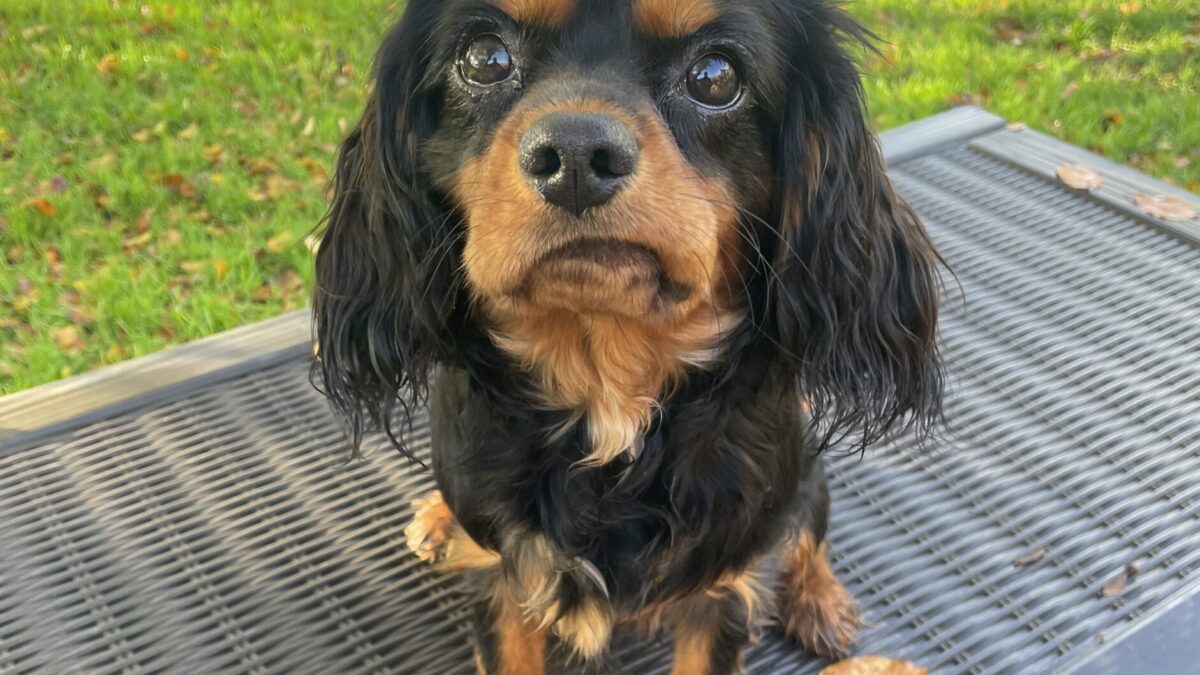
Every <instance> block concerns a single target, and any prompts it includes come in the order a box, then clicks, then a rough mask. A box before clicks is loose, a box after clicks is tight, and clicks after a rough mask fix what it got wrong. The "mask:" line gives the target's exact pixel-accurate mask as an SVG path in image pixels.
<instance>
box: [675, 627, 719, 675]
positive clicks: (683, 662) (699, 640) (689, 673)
mask: <svg viewBox="0 0 1200 675" xmlns="http://www.w3.org/2000/svg"><path fill="white" fill-rule="evenodd" d="M712 647H713V632H712V630H705V629H702V630H686V631H683V630H681V631H676V633H675V656H674V659H673V663H672V664H671V675H705V673H707V672H708V665H709V663H710V662H711V661H712Z"/></svg>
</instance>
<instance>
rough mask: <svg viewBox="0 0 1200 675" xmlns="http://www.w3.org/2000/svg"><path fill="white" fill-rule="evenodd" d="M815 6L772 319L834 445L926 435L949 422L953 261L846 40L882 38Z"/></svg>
mask: <svg viewBox="0 0 1200 675" xmlns="http://www.w3.org/2000/svg"><path fill="white" fill-rule="evenodd" d="M814 6H815V9H814V10H813V11H814V15H811V16H810V17H808V19H807V20H804V25H796V26H792V27H791V40H792V45H791V49H790V50H789V52H788V55H789V58H788V62H789V64H790V66H789V67H790V68H792V69H793V72H792V73H790V76H791V77H790V79H789V81H790V82H793V83H796V84H795V86H794V87H793V88H792V89H791V90H790V91H789V93H788V94H787V97H788V98H787V100H786V101H785V103H784V105H783V110H782V114H781V116H780V119H779V120H778V126H777V128H778V130H779V137H778V143H777V147H778V148H779V150H778V154H777V156H776V157H775V158H774V161H775V172H776V174H775V175H776V177H777V178H778V179H779V185H780V187H779V189H777V193H776V197H775V203H774V205H773V222H774V223H776V224H777V228H778V232H779V234H780V235H781V237H780V241H779V242H778V248H777V250H776V253H775V257H774V260H773V261H772V267H773V268H774V270H773V275H772V280H771V281H770V293H769V296H770V301H769V304H770V306H769V308H768V311H769V313H770V314H769V316H770V317H771V321H770V324H771V326H770V328H771V331H772V333H773V335H772V337H773V338H774V339H775V340H776V341H777V343H778V345H779V346H780V347H782V349H780V351H781V354H780V358H781V359H782V361H783V362H784V363H786V364H788V365H789V366H790V367H791V368H792V369H793V370H794V372H795V373H796V374H797V376H798V378H799V380H800V382H801V386H802V387H803V390H804V395H805V396H806V398H807V401H808V403H809V405H810V406H811V408H812V411H813V415H814V418H815V420H814V421H815V423H816V426H817V428H818V429H820V430H821V431H822V433H823V434H824V438H823V441H824V445H828V444H829V443H831V442H835V441H839V440H844V439H845V440H853V442H854V443H855V444H856V445H859V446H860V447H862V446H865V445H867V444H870V443H874V442H876V441H878V440H880V439H882V438H884V437H886V436H888V435H890V434H891V433H894V432H899V431H904V430H908V429H911V428H916V430H917V431H918V432H920V435H924V434H925V433H927V432H928V431H929V430H930V428H931V426H932V424H933V423H934V422H935V421H936V420H937V419H938V418H939V416H940V410H941V400H942V390H943V381H942V371H941V365H940V360H939V356H938V349H937V342H936V338H937V319H938V291H939V276H938V272H939V270H938V268H939V265H940V264H941V258H940V257H939V256H938V254H937V252H936V251H935V249H934V247H933V244H932V242H931V241H930V239H929V236H928V234H927V233H926V232H925V229H924V227H923V226H922V224H921V222H920V220H919V219H918V218H917V216H916V214H914V213H913V211H912V209H910V208H909V207H908V205H907V204H905V203H904V202H903V201H902V200H901V199H900V198H899V197H898V196H897V195H896V193H895V192H894V191H893V189H892V185H891V183H890V181H889V180H888V178H887V176H886V174H885V165H884V160H883V157H882V153H881V151H880V149H879V146H878V142H877V140H876V138H875V136H874V135H873V134H872V133H871V132H870V131H869V129H868V128H867V124H866V121H865V112H864V106H863V93H862V88H861V83H860V80H859V75H858V72H857V68H856V66H855V64H854V61H853V60H852V59H851V58H850V57H849V56H848V55H847V54H846V52H845V51H844V47H843V45H842V44H841V41H842V40H843V39H845V38H850V39H851V41H853V42H859V43H864V44H869V43H870V41H871V40H872V39H873V36H872V35H870V34H869V33H868V32H867V31H866V30H865V29H863V28H862V27H861V26H859V25H858V24H857V23H856V22H854V20H853V19H852V18H850V17H849V16H848V15H846V14H845V13H844V12H842V11H841V10H840V9H838V8H836V7H834V6H833V5H832V3H829V4H827V3H814ZM800 20H803V19H800ZM809 21H812V24H816V25H820V26H824V27H826V28H825V29H824V30H814V29H813V25H812V24H810V23H809ZM828 27H832V30H830V29H829V28H828Z"/></svg>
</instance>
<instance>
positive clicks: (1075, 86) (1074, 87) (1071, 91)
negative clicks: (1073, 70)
mask: <svg viewBox="0 0 1200 675" xmlns="http://www.w3.org/2000/svg"><path fill="white" fill-rule="evenodd" d="M1078 91H1079V83H1078V82H1076V81H1075V80H1071V81H1070V82H1069V83H1067V86H1066V87H1064V88H1063V90H1062V93H1061V94H1059V96H1060V98H1062V100H1064V101H1065V100H1067V99H1069V98H1071V97H1072V96H1074V95H1075V94H1076V93H1077V92H1078Z"/></svg>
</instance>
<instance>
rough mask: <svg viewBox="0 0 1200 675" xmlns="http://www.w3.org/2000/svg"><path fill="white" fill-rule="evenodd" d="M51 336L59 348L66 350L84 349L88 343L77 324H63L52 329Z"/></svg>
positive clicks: (76, 350)
mask: <svg viewBox="0 0 1200 675" xmlns="http://www.w3.org/2000/svg"><path fill="white" fill-rule="evenodd" d="M50 337H51V338H53V339H54V343H55V344H57V345H58V348H59V349H61V350H63V351H65V352H78V351H82V350H83V348H84V347H86V346H87V345H86V344H85V343H84V341H83V338H82V337H80V335H79V328H77V327H75V326H63V327H62V328H55V329H54V330H52V331H50Z"/></svg>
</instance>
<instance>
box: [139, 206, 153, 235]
mask: <svg viewBox="0 0 1200 675" xmlns="http://www.w3.org/2000/svg"><path fill="white" fill-rule="evenodd" d="M153 220H154V207H153V206H152V207H150V208H148V209H146V210H145V211H142V212H141V213H139V214H138V218H137V223H136V226H137V231H138V232H141V233H146V232H149V231H150V223H151V222H153Z"/></svg>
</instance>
